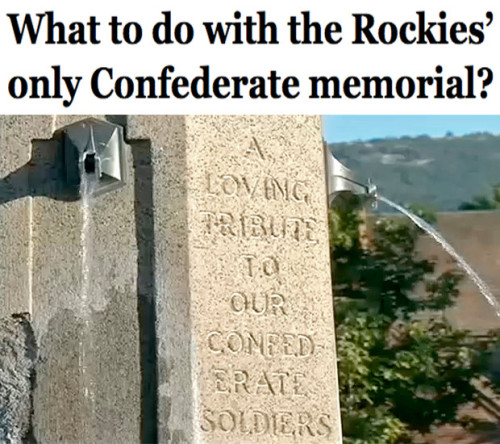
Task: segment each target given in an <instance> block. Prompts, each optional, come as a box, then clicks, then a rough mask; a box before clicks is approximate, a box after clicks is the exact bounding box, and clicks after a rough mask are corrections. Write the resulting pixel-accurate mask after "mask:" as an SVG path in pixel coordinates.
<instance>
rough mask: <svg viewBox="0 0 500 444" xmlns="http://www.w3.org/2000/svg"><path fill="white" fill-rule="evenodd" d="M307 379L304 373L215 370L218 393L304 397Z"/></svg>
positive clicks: (215, 383) (214, 379)
mask: <svg viewBox="0 0 500 444" xmlns="http://www.w3.org/2000/svg"><path fill="white" fill-rule="evenodd" d="M305 377H306V375H304V373H300V372H295V373H293V372H292V373H291V372H287V371H282V370H277V371H275V370H268V371H265V370H262V371H258V372H249V371H247V370H240V369H228V368H217V369H214V370H213V381H214V385H215V391H216V392H217V393H236V394H240V395H271V396H299V397H303V396H305V395H306V387H305V385H306V381H305Z"/></svg>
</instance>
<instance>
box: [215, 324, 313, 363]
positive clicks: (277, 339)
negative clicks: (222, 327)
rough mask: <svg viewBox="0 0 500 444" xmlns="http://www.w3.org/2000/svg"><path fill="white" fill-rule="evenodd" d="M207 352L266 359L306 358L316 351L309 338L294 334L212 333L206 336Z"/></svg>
mask: <svg viewBox="0 0 500 444" xmlns="http://www.w3.org/2000/svg"><path fill="white" fill-rule="evenodd" d="M207 345H208V350H209V351H210V352H211V353H214V354H227V353H231V354H233V355H240V354H242V355H261V356H263V357H266V358H273V357H279V356H283V357H294V358H302V359H305V358H308V357H310V356H312V355H314V352H315V350H316V347H315V344H314V341H313V339H312V337H311V336H308V335H304V334H294V333H261V332H259V333H255V332H246V333H239V332H236V331H231V332H228V333H222V332H220V331H212V332H210V333H209V334H208V335H207Z"/></svg>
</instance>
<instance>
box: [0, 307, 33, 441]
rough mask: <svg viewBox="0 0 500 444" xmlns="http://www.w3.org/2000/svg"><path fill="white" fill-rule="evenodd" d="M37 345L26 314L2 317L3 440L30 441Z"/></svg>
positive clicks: (0, 383)
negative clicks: (24, 315)
mask: <svg viewBox="0 0 500 444" xmlns="http://www.w3.org/2000/svg"><path fill="white" fill-rule="evenodd" d="M35 359H36V344H35V341H34V336H33V331H32V329H31V326H30V323H29V321H28V320H27V318H26V317H23V316H18V317H15V318H3V319H0V442H2V443H6V444H16V443H21V442H22V441H23V440H24V442H27V441H28V440H29V438H30V433H31V413H32V389H33V383H34V363H35Z"/></svg>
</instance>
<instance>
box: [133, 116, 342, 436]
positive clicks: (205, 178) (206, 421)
mask: <svg viewBox="0 0 500 444" xmlns="http://www.w3.org/2000/svg"><path fill="white" fill-rule="evenodd" d="M167 121H168V122H169V123H168V124H167V123H166V122H167ZM173 126H175V124H174V120H173V119H172V118H151V117H149V116H148V117H133V118H131V119H130V122H129V135H131V136H132V138H146V137H149V138H150V139H151V143H152V149H153V153H154V159H155V162H154V170H153V171H154V178H155V226H156V242H155V244H156V249H157V250H156V282H157V303H158V319H157V322H158V339H159V341H160V342H159V344H160V352H159V353H160V358H161V362H162V363H163V362H164V369H165V371H164V372H163V373H162V372H161V373H160V379H159V383H160V395H161V397H160V410H159V412H160V413H159V415H160V417H159V420H160V423H163V427H162V428H161V429H160V441H161V442H165V441H169V442H189V443H191V442H199V443H233V444H237V443H264V442H266V443H267V442H269V443H271V442H273V443H291V442H296V443H337V442H340V425H339V419H338V416H339V413H338V405H337V394H336V370H335V351H334V329H333V313H332V300H331V282H330V267H329V255H328V235H327V219H326V217H327V216H326V214H327V213H326V207H327V202H326V186H325V182H324V178H325V173H324V158H323V151H322V142H321V131H320V122H319V118H316V117H295V116H293V117H269V116H260V117H222V116H220V117H215V116H207V117H186V118H185V123H184V125H183V132H184V134H182V132H181V131H180V130H179V129H177V131H173V132H172V131H171V129H172V127H173ZM167 165H169V166H170V168H168V167H167ZM182 171H185V173H184V174H183V173H182ZM184 188H185V189H186V191H184ZM186 233H187V234H186ZM186 270H188V272H186ZM165 415H166V416H165ZM175 433H177V435H175Z"/></svg>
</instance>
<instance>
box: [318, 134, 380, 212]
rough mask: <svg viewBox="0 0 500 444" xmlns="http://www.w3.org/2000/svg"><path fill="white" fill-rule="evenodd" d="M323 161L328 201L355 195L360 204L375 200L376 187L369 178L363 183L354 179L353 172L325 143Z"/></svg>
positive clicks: (330, 202)
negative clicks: (324, 163)
mask: <svg viewBox="0 0 500 444" xmlns="http://www.w3.org/2000/svg"><path fill="white" fill-rule="evenodd" d="M325 161H326V172H327V173H326V175H327V177H326V181H327V187H328V203H329V204H330V205H332V203H333V202H334V201H335V200H336V199H337V198H339V199H343V200H346V199H351V198H352V196H356V197H357V198H358V200H360V201H361V203H362V204H365V203H366V202H370V203H372V204H373V203H374V202H376V195H377V187H376V185H374V184H373V183H371V181H370V180H369V181H368V183H367V184H363V183H361V182H359V181H358V180H356V179H355V177H354V173H353V172H352V171H351V170H350V169H349V168H347V167H345V166H344V165H342V164H341V163H340V162H339V161H338V160H337V159H336V158H335V157H334V155H333V154H332V153H331V151H330V150H329V149H328V146H327V145H326V143H325Z"/></svg>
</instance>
